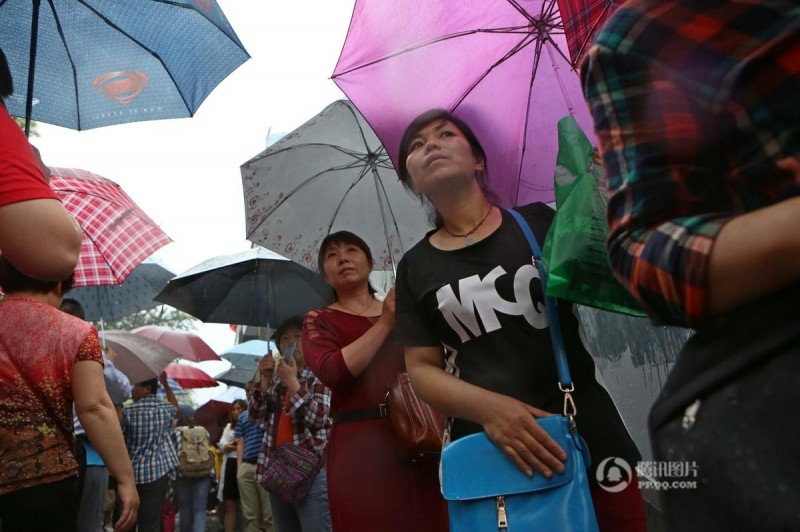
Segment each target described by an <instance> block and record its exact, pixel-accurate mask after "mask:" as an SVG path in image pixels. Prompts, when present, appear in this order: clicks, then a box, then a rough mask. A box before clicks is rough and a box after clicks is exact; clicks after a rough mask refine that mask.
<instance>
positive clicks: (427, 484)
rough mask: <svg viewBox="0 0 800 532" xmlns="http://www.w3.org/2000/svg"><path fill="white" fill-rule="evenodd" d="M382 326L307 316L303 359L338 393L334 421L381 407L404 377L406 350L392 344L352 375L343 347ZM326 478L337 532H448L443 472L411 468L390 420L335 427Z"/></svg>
mask: <svg viewBox="0 0 800 532" xmlns="http://www.w3.org/2000/svg"><path fill="white" fill-rule="evenodd" d="M375 320H376V318H366V317H363V316H355V315H352V314H347V313H345V312H341V311H338V310H334V309H329V308H324V309H319V310H315V311H311V312H309V313H308V314H307V315H306V319H305V324H304V326H303V353H304V354H305V357H306V363H307V364H308V367H309V368H311V371H312V372H313V373H314V374H315V375H316V376H317V377H319V379H320V380H321V381H322V382H323V383H324V384H325V385H326V386H328V387H329V388H330V389H331V390H332V396H331V416H333V415H334V414H336V413H339V412H347V411H350V410H357V409H362V408H371V407H376V406H378V405H379V404H380V403H382V402H383V400H384V396H385V395H386V387H387V384H388V383H389V381H390V380H391V379H392V377H394V375H396V374H397V372H399V371H404V370H405V361H404V358H403V350H402V348H401V347H400V346H397V345H395V344H394V342H393V340H392V337H391V336H390V337H389V338H387V339H386V342H384V344H383V345H382V346H381V348H380V350H379V351H378V353H377V354H376V355H375V357H374V358H373V359H372V362H370V364H369V365H368V366H367V367H366V369H364V371H363V372H362V373H361V374H360V375H359V376H358V377H353V376H352V375H351V374H350V371H349V370H348V369H347V366H346V365H345V363H344V358H343V357H342V347H345V346H347V345H349V344H351V343H352V342H354V341H355V340H357V339H358V338H360V337H361V336H362V335H363V334H364V333H365V332H367V330H369V328H370V327H372V325H373V324H374V323H375ZM327 475H328V502H329V506H330V512H331V521H332V523H333V530H334V532H351V531H358V532H392V531H397V532H409V531H416V530H420V531H422V530H424V531H425V532H429V531H433V532H435V531H438V530H442V531H446V530H448V523H447V507H446V504H445V501H444V499H443V498H442V495H441V492H440V489H439V476H438V464H437V463H429V464H424V465H420V464H412V463H410V462H409V461H407V460H406V459H405V458H404V457H403V455H402V453H401V451H400V449H399V447H398V445H397V443H396V440H395V437H394V434H393V433H392V428H391V426H390V425H389V420H388V419H371V420H366V421H355V422H351V423H341V424H337V425H334V426H333V429H332V431H331V438H330V442H329V444H328V460H327Z"/></svg>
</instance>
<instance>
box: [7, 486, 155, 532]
mask: <svg viewBox="0 0 800 532" xmlns="http://www.w3.org/2000/svg"><path fill="white" fill-rule="evenodd" d="M168 487H169V478H168V477H167V476H166V475H164V476H163V477H161V478H160V479H158V480H154V481H153V482H145V483H144V484H136V491H138V492H139V520H138V521H137V523H136V524H137V525H138V531H139V532H160V531H161V510H162V507H163V504H164V496H165V495H166V494H167V488H168ZM3 532H5V531H3Z"/></svg>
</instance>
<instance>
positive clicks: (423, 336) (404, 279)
mask: <svg viewBox="0 0 800 532" xmlns="http://www.w3.org/2000/svg"><path fill="white" fill-rule="evenodd" d="M517 210H518V211H519V212H520V213H521V214H522V215H523V217H524V218H525V219H526V220H527V221H528V223H529V224H530V226H531V228H532V229H533V232H534V234H535V235H536V239H537V240H538V242H539V244H540V246H541V245H542V244H543V243H544V240H545V236H546V235H547V230H548V228H549V227H550V223H551V222H552V219H553V214H554V211H553V210H552V209H551V208H550V207H548V206H546V205H544V204H542V203H534V204H531V205H526V206H524V207H518V208H517ZM502 215H503V221H502V224H501V225H500V227H499V228H498V229H497V230H496V231H495V232H494V233H492V234H491V235H489V236H488V237H486V238H484V239H483V240H481V241H479V242H476V243H475V244H472V245H471V246H467V247H464V248H461V249H457V250H452V251H444V250H440V249H437V248H435V247H433V246H432V245H431V244H430V242H429V241H428V237H429V236H430V234H432V233H429V234H428V235H426V237H425V238H424V239H423V240H422V241H421V242H419V243H418V244H417V245H415V246H414V247H413V248H412V249H411V250H409V251H408V252H407V253H406V254H405V256H404V257H403V259H402V260H401V261H400V264H399V265H398V268H397V283H396V288H395V290H396V296H397V313H396V328H395V329H396V330H395V332H396V334H397V338H398V339H399V341H400V342H401V343H402V344H403V345H406V346H444V348H445V350H446V362H447V365H448V367H449V368H451V369H452V371H453V373H454V374H455V375H456V376H457V377H459V378H460V379H462V380H465V381H467V382H469V383H471V384H475V385H477V386H480V387H482V388H485V389H488V390H491V391H494V392H497V393H501V394H504V395H508V396H510V397H514V398H515V399H518V400H520V401H523V402H525V403H527V404H530V405H532V406H535V407H537V408H541V409H542V410H546V411H548V412H553V413H561V412H562V411H563V403H564V394H563V393H562V392H561V391H560V390H559V389H558V376H557V372H556V366H555V358H554V355H553V351H552V348H551V341H550V331H549V328H548V320H547V316H546V313H545V304H544V300H543V297H542V289H541V283H540V280H539V273H538V271H537V270H536V267H535V266H534V265H533V264H532V261H531V251H530V247H529V245H528V241H527V240H526V239H525V236H524V235H523V233H522V231H521V230H520V228H519V226H518V225H517V222H516V221H515V220H514V219H513V218H512V217H511V215H510V214H508V213H507V212H505V211H503V212H502ZM558 311H559V316H560V321H561V327H562V331H563V336H564V343H565V347H566V352H567V360H568V363H569V367H570V372H571V374H572V380H573V383H574V384H575V392H574V394H573V397H574V399H575V403H576V405H577V409H578V415H577V416H576V421H577V424H578V429H579V431H580V434H581V436H582V437H583V438H584V439H585V440H586V442H587V444H588V445H589V450H590V452H591V453H592V461H593V463H594V464H595V465H596V464H598V463H599V462H600V461H602V460H603V459H604V458H607V457H610V456H615V457H621V458H623V459H625V460H626V461H628V463H629V464H630V465H631V467H633V466H635V464H636V461H637V460H639V458H640V455H639V453H638V450H637V449H636V446H635V444H634V443H633V440H631V438H630V435H629V434H628V432H627V430H626V429H625V426H624V424H623V422H622V419H621V418H620V416H619V412H618V411H617V409H616V407H615V406H614V403H613V402H612V400H611V397H610V396H609V395H608V392H607V391H606V389H605V388H604V387H603V386H602V385H601V384H600V383H599V382H598V380H597V375H599V374H597V373H596V368H595V365H594V361H593V360H592V357H591V355H590V354H589V353H588V352H587V351H586V349H585V347H584V345H583V342H582V341H581V339H580V331H579V327H578V320H577V317H576V316H575V314H574V307H573V305H572V304H570V303H568V302H566V301H559V304H558ZM479 430H482V429H481V427H480V426H478V425H475V424H473V423H470V422H467V421H464V420H456V421H455V422H454V424H453V434H452V436H453V438H458V437H461V436H464V435H466V434H470V433H473V432H477V431H479Z"/></svg>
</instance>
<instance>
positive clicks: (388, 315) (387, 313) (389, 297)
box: [378, 286, 395, 329]
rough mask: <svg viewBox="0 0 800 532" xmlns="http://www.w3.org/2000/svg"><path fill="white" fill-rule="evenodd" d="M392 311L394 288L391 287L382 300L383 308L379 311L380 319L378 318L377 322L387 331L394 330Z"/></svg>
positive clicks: (393, 307) (393, 306)
mask: <svg viewBox="0 0 800 532" xmlns="http://www.w3.org/2000/svg"><path fill="white" fill-rule="evenodd" d="M394 310H395V298H394V286H393V287H391V288H390V289H389V291H388V292H387V293H386V297H385V298H384V300H383V308H382V309H381V317H380V318H378V321H379V322H382V323H383V325H385V326H386V327H388V328H389V329H394Z"/></svg>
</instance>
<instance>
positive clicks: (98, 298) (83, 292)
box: [66, 262, 175, 321]
mask: <svg viewBox="0 0 800 532" xmlns="http://www.w3.org/2000/svg"><path fill="white" fill-rule="evenodd" d="M173 277H175V274H174V273H172V272H171V271H169V270H167V269H166V268H163V267H161V266H159V265H158V264H153V263H150V262H144V263H142V264H139V265H138V266H137V267H136V268H134V269H133V270H132V271H131V273H130V274H128V276H127V277H126V278H125V282H123V283H122V284H119V285H102V286H80V287H78V288H73V289H72V290H70V291H69V292H68V293H67V296H66V297H69V298H72V299H75V300H76V301H78V302H80V303H81V305H83V309H84V311H85V312H86V320H88V321H99V320H106V321H114V320H118V319H120V318H122V317H125V316H127V315H129V314H133V313H134V312H139V311H140V310H147V309H149V308H153V307H155V306H157V305H158V304H159V303H158V302H157V301H153V296H155V295H156V294H158V293H159V292H160V291H161V289H162V288H164V287H165V286H166V285H167V282H168V281H169V280H170V279H172V278H173Z"/></svg>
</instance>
